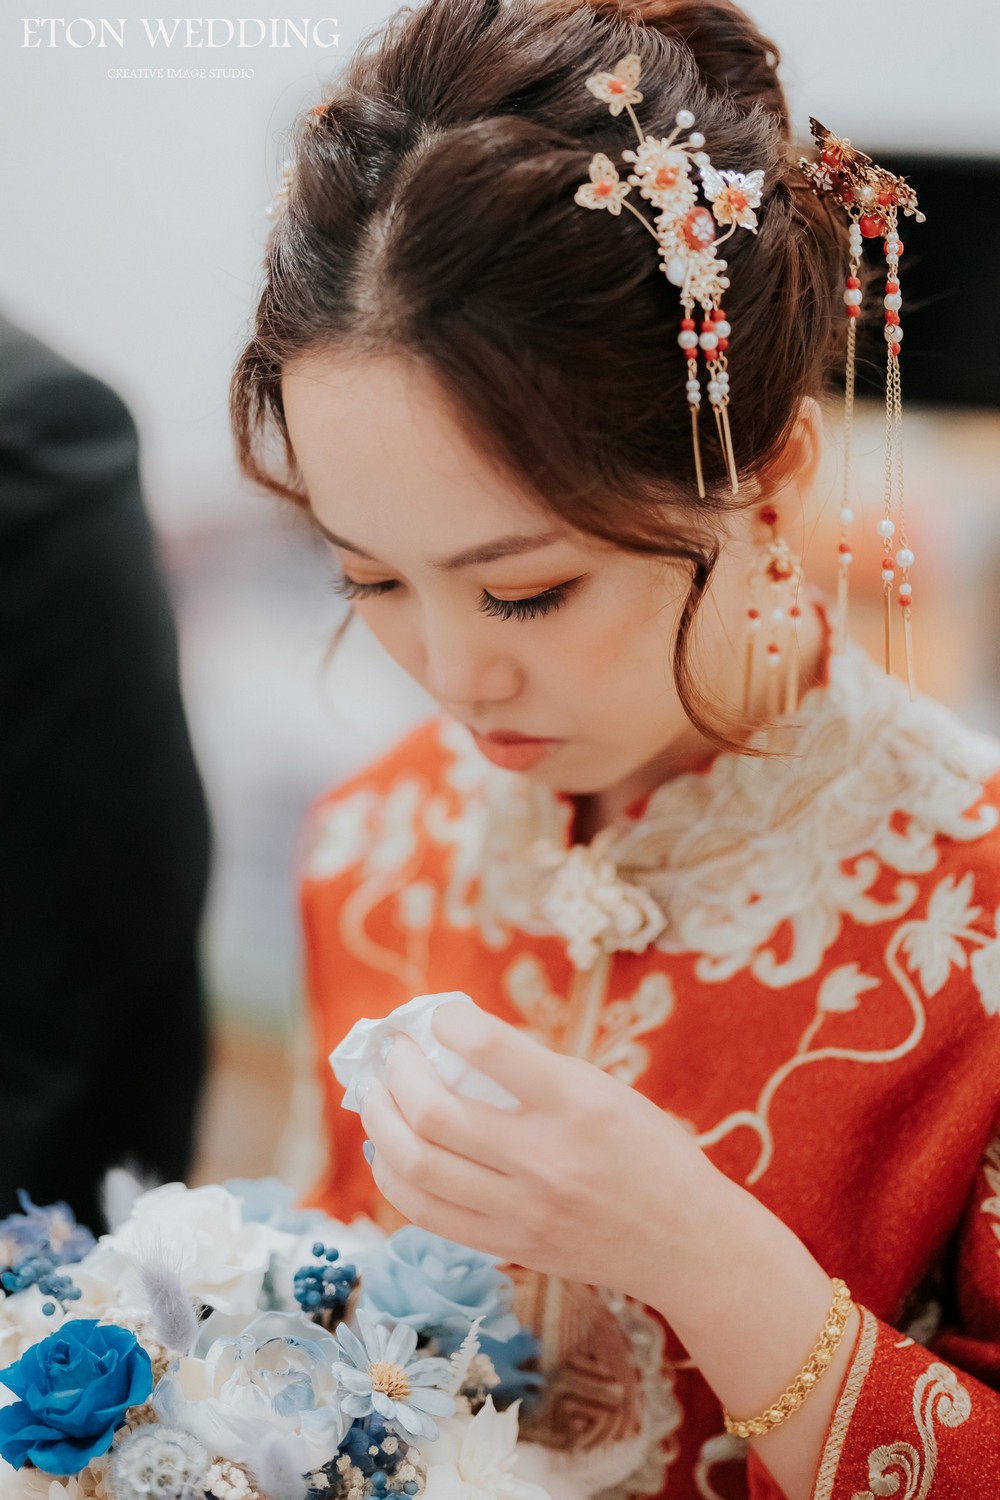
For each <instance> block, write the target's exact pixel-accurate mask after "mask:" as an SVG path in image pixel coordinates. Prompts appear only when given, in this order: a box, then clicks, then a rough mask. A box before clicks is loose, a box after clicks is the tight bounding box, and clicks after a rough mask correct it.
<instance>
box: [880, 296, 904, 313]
mask: <svg viewBox="0 0 1000 1500" xmlns="http://www.w3.org/2000/svg"><path fill="white" fill-rule="evenodd" d="M882 305H883V307H887V308H888V309H889V311H890V312H899V309H900V308H901V307H902V305H903V298H902V295H901V293H899V292H887V293H886V295H885V296H884V297H883V298H882Z"/></svg>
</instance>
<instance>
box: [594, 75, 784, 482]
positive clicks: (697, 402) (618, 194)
mask: <svg viewBox="0 0 1000 1500" xmlns="http://www.w3.org/2000/svg"><path fill="white" fill-rule="evenodd" d="M640 67H641V60H640V58H639V56H638V54H637V53H634V52H630V53H628V55H627V56H625V57H622V58H620V59H619V60H618V62H616V63H615V65H614V68H613V69H612V70H611V71H610V72H604V73H594V74H592V75H591V76H590V77H589V78H588V79H587V80H586V85H587V88H588V89H589V90H590V92H591V93H592V94H593V95H594V96H595V98H597V99H600V100H601V101H602V102H603V103H605V104H607V106H608V108H609V110H610V112H611V114H612V115H619V114H621V112H622V110H626V111H627V112H628V116H629V119H630V120H631V121H632V124H633V125H634V127H635V131H636V134H637V136H638V138H639V145H638V149H637V150H634V151H631V150H630V151H623V152H622V158H623V160H624V161H627V162H631V163H632V164H633V167H634V171H633V172H632V173H631V175H630V176H629V177H628V179H627V181H625V182H622V181H621V180H620V178H619V176H618V171H617V169H616V167H615V165H614V163H613V162H612V161H611V160H610V158H609V157H607V156H605V155H604V153H603V152H601V151H599V152H597V153H596V155H594V156H593V157H592V158H591V162H590V181H589V182H585V183H582V184H581V186H580V187H578V188H577V190H576V194H575V196H574V202H576V203H578V204H580V206H581V207H582V208H606V209H607V210H608V212H609V213H612V214H620V213H621V211H622V209H623V208H627V209H628V210H629V212H630V213H632V214H634V215H635V217H636V218H637V219H638V220H639V222H640V224H644V225H645V226H646V228H647V229H648V230H649V232H650V234H651V235H652V236H653V238H654V239H655V240H656V242H657V245H658V247H659V253H660V257H661V266H660V269H661V270H662V271H663V273H664V274H665V276H666V278H667V280H668V281H669V282H670V283H671V284H672V285H673V286H676V287H678V288H679V290H680V300H681V307H682V310H683V317H682V318H681V327H680V333H679V334H678V336H677V342H678V343H679V345H680V347H681V349H682V350H683V353H684V357H685V359H686V360H687V369H688V379H687V399H688V405H689V407H690V410H691V437H692V443H693V447H694V465H695V473H696V475H697V480H698V494H699V495H700V496H701V497H702V498H704V495H705V481H704V476H703V473H702V464H701V449H700V446H699V441H698V411H699V408H700V406H701V380H700V378H699V374H698V352H699V349H700V350H701V353H702V355H703V357H704V360H705V363H706V365H707V367H708V383H707V390H708V399H709V403H710V404H711V407H712V412H713V415H714V417H715V424H716V428H717V430H718V434H719V442H720V444H721V446H722V452H723V455H724V457H725V461H726V469H727V472H728V475H729V482H730V484H731V486H732V491H733V494H734V495H736V494H738V493H739V478H738V475H737V472H736V457H735V454H734V452H733V439H732V434H731V432H730V427H729V369H728V362H727V359H726V350H727V349H728V348H729V339H730V336H731V333H732V329H731V327H730V324H729V321H728V320H727V318H726V314H725V312H724V310H723V307H722V298H723V293H724V292H725V291H726V289H727V288H728V286H729V278H728V277H727V276H726V274H725V273H726V269H727V264H726V261H724V260H722V259H720V257H719V256H718V255H717V254H716V251H717V250H718V247H719V246H720V245H721V244H723V243H724V242H725V241H726V240H727V239H729V237H730V235H732V234H735V232H736V230H737V228H742V229H749V230H750V231H751V233H753V234H756V232H757V215H756V213H755V212H754V210H755V209H757V208H759V206H760V198H761V189H762V187H763V183H764V173H763V172H749V173H747V174H745V175H744V173H742V172H721V171H718V170H716V168H715V167H713V166H712V163H711V161H710V160H709V157H708V155H707V154H706V152H705V151H704V149H703V148H704V145H705V137H704V136H703V135H702V134H701V132H700V131H696V130H694V129H693V126H694V123H695V118H694V115H693V114H692V113H691V111H690V110H689V109H682V110H679V111H678V113H677V115H676V116H675V128H674V129H673V130H672V131H671V132H670V134H669V135H668V136H666V137H664V138H658V137H654V136H647V135H645V134H644V133H643V130H642V127H641V125H640V124H639V121H638V120H637V119H636V115H635V110H634V109H633V108H632V106H633V105H634V104H638V103H640V102H641V100H642V97H643V96H642V94H641V93H640V92H639V90H638V88H637V87H636V85H637V83H638V82H639V72H640ZM682 137H683V139H682ZM695 169H697V171H698V175H699V176H700V179H701V187H702V191H703V193H704V196H705V198H706V199H707V201H708V205H709V206H708V207H706V206H705V204H704V203H699V201H698V187H697V184H696V183H695V180H694V170H695ZM632 187H637V188H638V189H639V193H640V196H641V197H643V198H645V199H647V200H648V201H649V202H650V203H652V204H653V205H654V207H656V208H657V209H659V213H658V214H657V215H656V216H655V218H654V220H653V222H652V223H650V221H649V219H648V218H646V216H645V214H642V213H640V212H639V210H638V209H637V208H635V207H633V205H632V204H631V203H628V202H626V197H627V195H628V193H629V191H630V189H631V188H632ZM719 225H723V226H728V228H726V232H725V233H724V234H722V235H718V234H717V227H718V226H719ZM696 305H700V307H701V312H702V320H701V328H700V330H699V328H698V324H697V322H696V320H695V308H696Z"/></svg>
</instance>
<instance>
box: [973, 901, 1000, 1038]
mask: <svg viewBox="0 0 1000 1500" xmlns="http://www.w3.org/2000/svg"><path fill="white" fill-rule="evenodd" d="M997 931H998V932H1000V911H998V912H997ZM970 967H971V969H972V982H973V984H974V985H975V986H976V989H977V990H978V991H979V998H980V1000H981V1001H982V1002H983V1009H984V1010H985V1011H986V1014H987V1015H988V1016H996V1015H1000V942H994V943H987V944H986V945H985V946H984V947H982V948H973V950H972V958H971V961H970Z"/></svg>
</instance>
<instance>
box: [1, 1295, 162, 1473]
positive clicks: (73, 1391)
mask: <svg viewBox="0 0 1000 1500" xmlns="http://www.w3.org/2000/svg"><path fill="white" fill-rule="evenodd" d="M0 1385H5V1386H6V1387H7V1388H8V1390H11V1391H13V1392H14V1395H15V1396H19V1397H20V1398H21V1399H20V1400H19V1401H15V1402H14V1403H13V1404H12V1405H10V1406H4V1407H0V1458H3V1459H5V1460H6V1461H7V1463H9V1464H10V1465H11V1467H12V1468H14V1469H20V1468H23V1466H24V1465H25V1464H26V1463H28V1462H29V1461H30V1462H31V1463H33V1464H34V1465H35V1467H36V1468H37V1469H42V1470H43V1471H44V1472H45V1473H46V1474H59V1475H66V1474H78V1473H79V1472H80V1470H81V1469H82V1468H84V1467H85V1465H86V1464H88V1463H89V1462H90V1460H91V1459H92V1458H97V1457H99V1456H100V1455H101V1454H102V1453H107V1451H108V1449H109V1448H110V1447H111V1441H112V1439H113V1437H114V1435H115V1432H116V1431H117V1429H118V1428H119V1427H120V1426H121V1425H122V1423H123V1422H124V1420H125V1413H126V1411H127V1410H128V1408H129V1407H130V1406H141V1404H142V1403H143V1402H144V1401H146V1400H147V1399H148V1398H149V1394H150V1392H151V1391H152V1389H153V1370H152V1366H151V1364H150V1360H149V1355H148V1354H147V1353H146V1351H145V1349H143V1347H142V1345H141V1344H140V1343H139V1341H138V1339H137V1338H136V1336H135V1334H134V1333H132V1332H131V1330H130V1329H127V1328H119V1327H118V1326H117V1324H114V1323H98V1322H97V1320H96V1319H95V1318H76V1319H71V1320H70V1321H69V1322H68V1323H64V1324H63V1325H62V1327H61V1328H60V1329H58V1330H57V1332H55V1333H51V1334H49V1337H48V1338H47V1339H42V1341H41V1343H39V1344H32V1346H31V1348H30V1349H28V1350H26V1352H25V1353H24V1354H23V1355H22V1356H21V1358H20V1359H19V1360H17V1361H16V1363H15V1364H12V1365H8V1366H7V1368H6V1369H5V1370H0Z"/></svg>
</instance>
